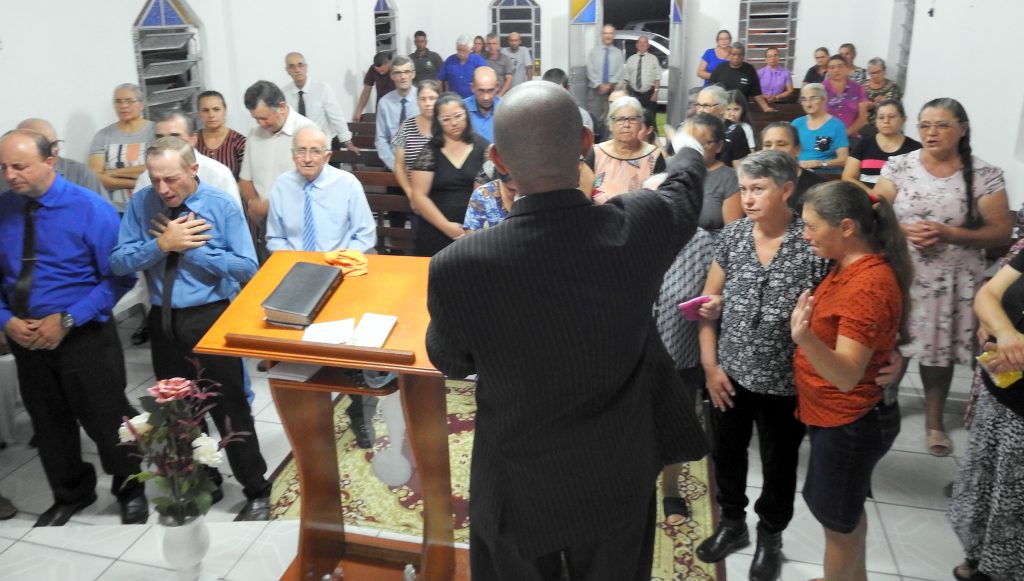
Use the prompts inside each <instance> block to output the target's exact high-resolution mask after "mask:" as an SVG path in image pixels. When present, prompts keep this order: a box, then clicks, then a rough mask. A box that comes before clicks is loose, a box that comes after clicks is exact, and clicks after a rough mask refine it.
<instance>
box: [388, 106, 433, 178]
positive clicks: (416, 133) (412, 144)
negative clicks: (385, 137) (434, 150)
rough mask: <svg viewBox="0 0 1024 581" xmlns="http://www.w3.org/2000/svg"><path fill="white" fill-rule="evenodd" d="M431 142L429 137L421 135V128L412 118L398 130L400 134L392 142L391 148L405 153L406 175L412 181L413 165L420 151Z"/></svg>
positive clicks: (414, 118)
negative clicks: (399, 149) (400, 149)
mask: <svg viewBox="0 0 1024 581" xmlns="http://www.w3.org/2000/svg"><path fill="white" fill-rule="evenodd" d="M429 141H430V136H429V135H423V134H422V133H420V128H419V126H418V125H416V117H410V118H408V119H406V120H405V121H404V122H403V123H402V126H401V127H400V128H399V129H398V133H397V134H396V135H395V138H394V139H392V140H391V146H392V147H393V148H394V149H398V148H402V150H404V153H405V175H406V176H409V177H410V179H411V176H412V174H411V173H410V172H411V171H412V163H413V162H414V161H416V158H417V157H419V155H420V151H421V150H422V149H423V146H425V145H426V144H427V142H429Z"/></svg>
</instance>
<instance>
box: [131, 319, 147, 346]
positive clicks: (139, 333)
mask: <svg viewBox="0 0 1024 581" xmlns="http://www.w3.org/2000/svg"><path fill="white" fill-rule="evenodd" d="M146 341H149V324H148V323H147V322H146V321H143V322H142V325H139V328H138V329H135V332H134V333H132V345H142V344H143V343H145V342H146Z"/></svg>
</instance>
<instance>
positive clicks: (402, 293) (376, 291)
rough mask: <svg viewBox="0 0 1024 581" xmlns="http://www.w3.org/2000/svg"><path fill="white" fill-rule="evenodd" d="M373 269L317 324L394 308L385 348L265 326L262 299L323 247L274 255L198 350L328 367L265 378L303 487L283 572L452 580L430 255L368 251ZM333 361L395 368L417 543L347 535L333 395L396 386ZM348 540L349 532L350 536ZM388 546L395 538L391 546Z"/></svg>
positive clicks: (343, 290) (342, 291)
mask: <svg viewBox="0 0 1024 581" xmlns="http://www.w3.org/2000/svg"><path fill="white" fill-rule="evenodd" d="M367 258H368V259H369V273H368V274H366V275H363V276H358V277H346V278H345V280H344V281H343V282H342V283H341V286H340V287H339V288H338V290H337V292H335V294H334V296H332V297H331V299H330V301H328V303H327V305H326V306H325V307H324V308H323V310H322V311H321V312H320V314H319V316H318V317H317V321H336V320H340V319H347V318H356V319H358V318H359V317H360V316H361V315H362V314H363V313H368V312H369V313H379V314H384V315H395V316H397V317H398V322H397V323H396V325H395V328H394V329H393V330H392V332H391V335H390V336H389V337H388V340H387V342H386V343H385V344H384V347H383V348H382V349H369V348H360V347H350V346H344V345H329V344H323V343H309V342H303V341H301V338H302V331H301V330H298V329H285V328H280V327H273V326H270V325H268V324H267V323H266V322H265V321H264V320H263V309H262V307H261V306H260V304H261V303H262V302H263V300H264V299H265V298H266V297H267V296H268V295H269V294H270V292H271V291H272V290H273V289H274V288H275V287H276V286H277V284H278V282H280V281H281V279H282V278H283V277H284V275H285V274H286V273H287V272H288V270H289V269H290V268H291V266H292V265H293V264H294V263H296V262H299V261H305V262H315V263H320V264H323V262H324V261H323V254H322V253H319V252H275V253H274V254H273V255H272V256H271V257H270V259H269V260H268V261H267V263H266V264H265V265H263V267H262V268H261V269H260V271H259V272H258V273H256V276H255V277H254V278H253V279H252V281H250V282H249V284H247V285H246V286H245V288H244V289H243V290H242V292H241V293H240V294H239V295H238V297H237V298H236V299H235V300H234V301H233V302H232V303H231V306H229V307H228V309H227V310H226V311H225V312H224V314H223V315H222V316H221V318H220V319H219V320H218V321H217V323H216V324H215V325H214V326H213V327H211V328H210V331H209V332H208V333H207V334H206V336H205V337H203V339H202V340H201V341H200V342H199V344H198V345H196V348H195V350H196V351H197V352H200V353H209V354H212V355H227V356H235V357H253V358H257V359H267V360H271V361H293V362H298V363H308V364H314V365H323V366H325V367H324V368H323V369H321V370H320V371H319V372H318V373H317V374H316V375H314V376H313V377H312V378H311V379H310V380H309V381H307V382H294V381H284V380H278V379H271V380H270V388H271V392H272V393H273V397H274V403H275V405H276V406H277V410H278V413H279V415H280V416H281V423H282V425H283V426H284V429H285V432H286V433H287V435H288V439H289V441H290V442H291V445H292V454H293V456H294V458H295V463H296V467H297V469H298V475H299V484H300V486H301V493H302V509H301V519H302V520H301V524H300V527H299V550H298V555H297V556H296V558H295V562H293V564H292V567H290V568H289V571H290V572H292V574H295V573H297V578H298V579H313V580H316V581H319V580H320V579H321V577H322V576H323V575H324V574H329V573H331V572H332V571H333V570H334V568H335V566H336V565H337V563H338V561H339V559H341V558H342V557H345V558H346V559H355V560H359V561H364V562H376V563H382V564H387V565H392V566H395V567H398V568H399V569H400V568H401V566H402V565H403V564H404V563H413V564H414V565H417V570H418V571H419V573H420V577H419V578H420V579H427V580H431V581H440V580H442V579H445V580H447V579H451V578H452V576H453V575H454V569H455V552H454V537H453V531H452V526H453V518H452V498H451V494H452V492H451V473H450V468H449V462H448V428H447V423H446V413H447V412H446V406H445V386H444V377H443V376H442V374H441V373H440V372H439V371H437V370H436V369H435V368H434V367H433V365H431V363H430V360H429V359H428V358H427V351H426V346H425V337H426V330H427V323H428V322H429V320H430V317H429V315H428V314H427V265H428V263H429V259H427V258H416V257H405V256H383V255H370V256H368V257H367ZM339 367H343V368H350V369H376V370H381V371H393V372H395V373H397V374H398V375H399V379H398V385H397V389H399V390H401V395H402V409H403V411H404V415H405V421H406V426H407V428H406V429H407V436H408V438H409V442H410V444H411V447H412V451H413V455H414V457H415V460H416V465H417V469H418V470H419V472H420V478H421V481H422V484H423V544H422V547H421V550H420V551H419V552H418V553H417V552H411V551H409V550H407V549H400V548H395V547H394V546H389V544H388V543H386V542H380V541H377V540H375V539H369V538H366V537H359V540H358V541H355V540H353V539H352V538H348V539H347V538H346V535H345V524H344V519H343V516H342V509H341V502H340V495H339V486H340V484H339V475H338V462H337V458H336V449H335V438H334V406H333V403H332V393H335V392H342V393H350V394H361V395H371V396H381V395H386V394H388V393H391V392H394V391H395V389H396V388H391V389H390V390H389V389H366V388H360V387H357V386H355V385H353V384H351V383H350V382H348V381H347V379H346V375H345V374H344V373H343V372H342V371H341V370H340V369H338V368H339ZM350 537H351V536H350ZM392 545H393V544H392Z"/></svg>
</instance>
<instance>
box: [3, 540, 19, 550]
mask: <svg viewBox="0 0 1024 581" xmlns="http://www.w3.org/2000/svg"><path fill="white" fill-rule="evenodd" d="M17 542H18V541H17V540H16V539H8V538H3V537H0V553H3V552H4V551H6V550H7V549H9V548H10V547H11V546H12V545H14V544H15V543H17Z"/></svg>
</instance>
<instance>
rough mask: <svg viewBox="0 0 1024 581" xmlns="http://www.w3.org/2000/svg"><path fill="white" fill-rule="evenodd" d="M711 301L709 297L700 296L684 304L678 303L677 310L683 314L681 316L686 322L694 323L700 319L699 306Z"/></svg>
mask: <svg viewBox="0 0 1024 581" xmlns="http://www.w3.org/2000/svg"><path fill="white" fill-rule="evenodd" d="M710 300H711V297H709V296H706V295H701V296H699V297H694V298H692V299H690V300H688V301H686V302H682V303H679V310H680V311H682V312H683V315H684V316H685V317H686V320H688V321H696V320H698V319H700V312H699V311H700V306H701V305H703V304H704V303H706V302H708V301H710Z"/></svg>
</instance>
